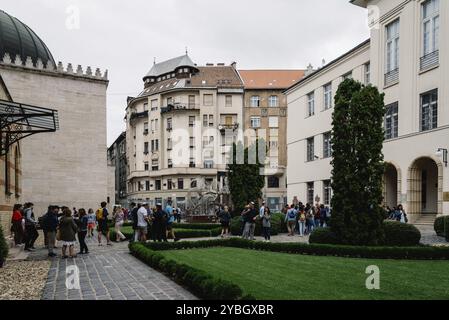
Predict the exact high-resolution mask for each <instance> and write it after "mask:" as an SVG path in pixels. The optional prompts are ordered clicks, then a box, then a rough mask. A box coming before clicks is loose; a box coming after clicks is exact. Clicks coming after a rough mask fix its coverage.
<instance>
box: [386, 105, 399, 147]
mask: <svg viewBox="0 0 449 320" xmlns="http://www.w3.org/2000/svg"><path fill="white" fill-rule="evenodd" d="M398 106H399V104H398V103H397V102H395V103H392V104H390V105H388V106H386V107H385V108H386V114H385V139H386V140H389V139H394V138H397V137H398V134H399V130H398V129H399V113H398V111H399V110H398V109H399V108H398Z"/></svg>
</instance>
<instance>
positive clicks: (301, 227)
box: [298, 208, 306, 238]
mask: <svg viewBox="0 0 449 320" xmlns="http://www.w3.org/2000/svg"><path fill="white" fill-rule="evenodd" d="M298 224H299V236H300V237H301V238H302V237H304V233H305V230H306V213H305V209H303V208H301V209H300V211H299V214H298Z"/></svg>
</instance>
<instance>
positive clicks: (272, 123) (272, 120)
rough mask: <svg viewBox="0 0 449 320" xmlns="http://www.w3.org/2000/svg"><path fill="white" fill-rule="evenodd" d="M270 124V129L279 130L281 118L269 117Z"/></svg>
mask: <svg viewBox="0 0 449 320" xmlns="http://www.w3.org/2000/svg"><path fill="white" fill-rule="evenodd" d="M268 124H269V126H270V128H279V118H278V117H269V118H268Z"/></svg>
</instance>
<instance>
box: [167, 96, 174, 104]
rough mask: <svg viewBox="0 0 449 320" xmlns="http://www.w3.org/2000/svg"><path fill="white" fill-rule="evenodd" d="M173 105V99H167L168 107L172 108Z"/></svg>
mask: <svg viewBox="0 0 449 320" xmlns="http://www.w3.org/2000/svg"><path fill="white" fill-rule="evenodd" d="M172 105H173V98H172V97H169V98H167V106H172Z"/></svg>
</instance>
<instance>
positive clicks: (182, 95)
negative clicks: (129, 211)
mask: <svg viewBox="0 0 449 320" xmlns="http://www.w3.org/2000/svg"><path fill="white" fill-rule="evenodd" d="M143 80H144V91H143V92H142V93H141V94H140V95H139V96H138V97H135V98H129V99H128V107H127V115H126V121H127V132H126V144H127V156H128V165H129V168H128V173H129V174H128V179H127V181H128V188H127V189H128V202H131V201H135V202H139V201H146V202H149V203H150V204H151V205H155V204H156V203H158V202H160V203H166V202H167V201H172V203H173V204H174V205H175V206H178V207H180V208H182V209H185V210H189V211H191V212H197V213H206V212H207V211H211V210H213V205H214V204H215V203H217V202H220V203H226V202H227V201H229V187H228V185H227V178H226V164H227V160H226V159H227V157H228V156H229V152H230V151H231V147H232V145H233V143H236V142H238V141H242V138H241V136H240V137H239V131H241V126H242V124H243V117H242V110H243V92H244V90H243V83H242V80H241V79H240V76H239V74H238V72H237V70H236V64H235V63H234V64H232V65H229V66H227V65H225V64H222V63H220V64H217V65H214V64H207V65H206V66H197V65H196V64H195V63H193V61H192V60H191V58H190V57H189V56H188V55H187V54H186V55H184V56H180V57H177V58H174V59H171V60H167V61H164V62H161V63H157V64H154V66H153V67H152V68H151V70H150V72H149V73H148V74H147V75H146V76H145V77H144V79H143Z"/></svg>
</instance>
